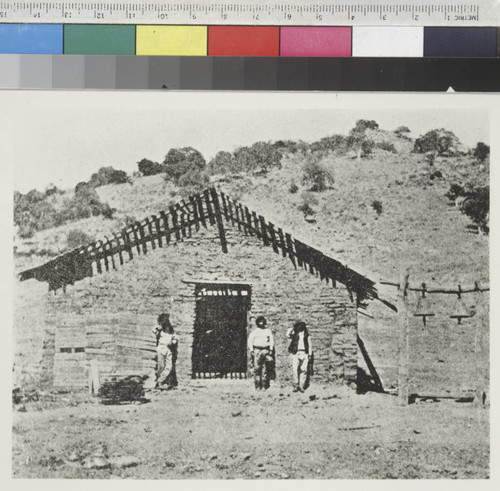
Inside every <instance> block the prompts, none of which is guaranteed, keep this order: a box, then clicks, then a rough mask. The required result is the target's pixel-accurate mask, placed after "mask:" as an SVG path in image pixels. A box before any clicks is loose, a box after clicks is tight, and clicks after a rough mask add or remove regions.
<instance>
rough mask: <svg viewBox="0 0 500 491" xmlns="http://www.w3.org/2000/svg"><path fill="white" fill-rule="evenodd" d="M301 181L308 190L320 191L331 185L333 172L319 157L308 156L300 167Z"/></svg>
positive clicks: (333, 181) (333, 180)
mask: <svg viewBox="0 0 500 491" xmlns="http://www.w3.org/2000/svg"><path fill="white" fill-rule="evenodd" d="M302 182H303V183H304V184H306V185H308V186H309V190H310V191H315V192H321V191H325V190H326V189H328V188H330V187H331V186H333V184H334V183H335V179H334V177H333V173H332V172H331V171H330V170H329V169H327V168H326V167H325V165H324V164H322V163H321V162H320V161H319V159H317V158H314V157H313V156H310V157H309V158H308V159H307V160H306V162H305V164H304V167H303V168H302Z"/></svg>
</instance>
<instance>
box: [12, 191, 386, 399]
mask: <svg viewBox="0 0 500 491" xmlns="http://www.w3.org/2000/svg"><path fill="white" fill-rule="evenodd" d="M20 279H21V281H26V280H29V279H37V280H39V281H45V282H47V283H48V284H49V290H50V291H54V293H56V292H57V294H55V295H49V298H48V304H47V308H46V311H45V312H44V313H43V315H45V324H46V325H47V326H50V329H48V330H47V333H46V339H45V341H44V355H43V361H42V363H43V364H44V368H45V370H46V371H48V373H50V374H51V377H52V379H51V381H50V382H51V383H52V385H53V387H54V388H56V389H65V390H78V389H87V388H88V387H89V383H90V384H92V380H93V377H95V373H96V372H97V374H98V377H99V380H100V382H101V383H102V381H104V380H106V379H109V378H111V377H120V376H126V375H151V374H154V369H155V364H156V361H155V356H156V350H155V336H154V335H153V332H152V329H153V328H154V326H155V325H156V319H157V317H158V315H159V314H160V313H162V312H169V313H170V317H171V321H172V324H173V325H174V328H175V330H176V333H177V334H178V337H179V352H178V361H177V375H178V379H179V383H180V384H182V383H183V381H184V382H186V381H187V379H190V378H218V377H227V378H238V379H239V378H246V377H247V374H248V351H247V338H248V334H249V332H250V330H251V329H253V328H254V326H255V324H254V319H255V318H256V317H257V316H259V315H264V316H265V317H266V318H267V320H268V327H270V328H271V329H272V331H273V333H274V337H275V343H276V372H277V380H278V381H283V380H287V379H288V378H289V376H290V370H289V365H288V363H289V362H288V351H287V349H288V344H289V340H288V338H287V337H286V330H287V328H289V327H291V326H292V324H293V323H294V322H295V321H296V320H303V321H305V322H306V323H307V326H308V328H309V330H310V333H311V336H312V342H313V349H314V354H315V375H314V378H313V383H315V382H317V381H318V380H320V381H322V382H326V381H328V382H332V383H343V384H349V385H353V384H356V381H357V368H358V364H357V360H358V349H359V347H360V346H359V344H358V343H359V341H360V340H359V337H358V328H357V309H358V307H359V304H360V303H361V302H365V301H367V300H373V299H378V295H377V292H376V290H375V287H374V283H373V282H372V281H370V280H369V279H367V278H365V277H363V276H361V275H359V274H358V273H356V272H355V271H353V270H351V269H349V268H348V267H346V266H344V265H342V264H341V263H339V262H338V261H336V260H334V259H333V258H330V257H328V256H326V255H324V254H322V253H321V252H320V251H318V250H317V249H314V248H312V247H310V246H308V245H306V244H304V243H302V242H300V241H298V240H296V239H294V238H293V237H292V236H291V235H290V234H288V233H285V232H284V231H283V230H281V229H280V228H277V227H275V226H274V225H273V224H272V223H270V222H268V221H267V220H266V219H265V218H264V217H262V216H260V215H257V214H256V213H255V212H251V211H250V210H248V208H246V207H244V206H243V205H242V204H240V203H238V202H237V201H235V200H232V199H230V198H229V197H228V196H226V195H224V193H222V192H220V191H216V190H215V189H210V190H207V191H205V192H204V193H201V194H200V195H198V196H194V197H191V198H190V199H189V200H187V201H182V202H180V203H178V204H177V205H175V206H172V207H170V208H169V210H167V211H165V212H161V213H159V214H158V215H153V216H151V217H149V218H147V219H145V220H144V221H142V222H140V223H139V222H138V223H136V224H135V225H133V226H131V227H128V228H127V229H124V230H122V231H121V232H120V233H118V234H113V238H112V239H111V240H108V239H107V240H106V241H105V242H104V241H98V242H97V243H94V244H91V245H89V246H85V247H82V248H79V249H76V250H74V251H71V252H69V253H67V254H64V255H62V256H59V257H57V258H55V259H53V260H51V261H49V262H47V263H45V264H43V265H41V266H39V267H36V268H33V269H30V270H27V271H24V272H22V273H21V274H20ZM382 302H384V303H386V302H385V301H383V300H382ZM386 304H387V303H386ZM389 306H390V305H389ZM361 344H362V343H361ZM363 355H365V352H364V350H363ZM89 380H90V382H89Z"/></svg>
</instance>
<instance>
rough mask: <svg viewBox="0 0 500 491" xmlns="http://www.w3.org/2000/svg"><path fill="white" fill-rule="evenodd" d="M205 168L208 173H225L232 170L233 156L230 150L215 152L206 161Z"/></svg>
mask: <svg viewBox="0 0 500 491" xmlns="http://www.w3.org/2000/svg"><path fill="white" fill-rule="evenodd" d="M207 170H208V171H209V172H210V174H227V173H231V172H234V164H233V156H232V155H231V153H230V152H224V151H221V152H217V154H216V155H215V157H214V158H213V159H212V160H211V161H210V162H209V163H208V166H207Z"/></svg>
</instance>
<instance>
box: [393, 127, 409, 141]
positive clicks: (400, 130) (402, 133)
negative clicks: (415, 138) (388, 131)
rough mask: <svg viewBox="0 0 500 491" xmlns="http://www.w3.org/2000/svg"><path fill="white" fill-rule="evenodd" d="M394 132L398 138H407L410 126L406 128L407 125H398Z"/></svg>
mask: <svg viewBox="0 0 500 491" xmlns="http://www.w3.org/2000/svg"><path fill="white" fill-rule="evenodd" d="M394 134H395V135H396V136H397V137H398V138H408V135H409V134H410V128H408V126H398V127H397V128H396V129H395V130H394Z"/></svg>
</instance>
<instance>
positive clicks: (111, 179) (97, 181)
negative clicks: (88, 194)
mask: <svg viewBox="0 0 500 491" xmlns="http://www.w3.org/2000/svg"><path fill="white" fill-rule="evenodd" d="M127 182H130V181H129V178H128V176H127V173H126V172H125V171H123V170H117V169H113V167H101V168H100V169H99V170H98V171H97V172H95V173H94V174H92V176H91V177H90V181H89V182H88V184H89V185H90V186H92V187H94V188H97V187H99V186H106V185H108V184H124V183H127Z"/></svg>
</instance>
